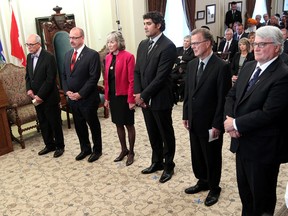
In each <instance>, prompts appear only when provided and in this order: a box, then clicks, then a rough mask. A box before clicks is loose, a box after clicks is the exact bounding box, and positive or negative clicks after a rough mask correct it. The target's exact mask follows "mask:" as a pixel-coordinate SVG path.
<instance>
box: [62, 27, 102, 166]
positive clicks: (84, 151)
mask: <svg viewBox="0 0 288 216" xmlns="http://www.w3.org/2000/svg"><path fill="white" fill-rule="evenodd" d="M69 38H70V44H71V46H72V48H73V49H71V50H70V51H68V52H67V53H66V54H65V63H64V71H63V90H64V92H65V94H66V95H67V97H68V98H69V100H68V102H69V106H70V108H71V110H72V114H73V119H74V124H75V129H76V133H77V136H78V139H79V142H80V153H79V154H78V155H77V156H76V158H75V159H76V160H77V161H79V160H83V159H84V158H85V157H86V156H88V155H90V156H89V158H88V162H90V163H91V162H93V161H96V160H98V159H99V157H100V156H101V155H102V137H101V125H100V122H99V119H98V114H97V110H98V106H99V103H100V97H99V92H98V86H97V84H98V81H99V78H100V75H101V63H100V57H99V54H98V52H96V51H95V50H92V49H90V48H88V47H87V46H86V45H85V44H84V31H83V29H81V28H78V27H74V28H72V29H71V30H70V33H69ZM87 124H88V125H89V128H90V131H91V134H92V140H93V144H94V145H93V148H92V150H91V144H90V140H89V132H88V126H87Z"/></svg>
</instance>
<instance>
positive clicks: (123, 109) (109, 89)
mask: <svg viewBox="0 0 288 216" xmlns="http://www.w3.org/2000/svg"><path fill="white" fill-rule="evenodd" d="M125 47H126V46H125V40H124V38H123V36H122V33H121V32H120V31H113V32H111V33H109V34H108V36H107V48H108V49H109V52H110V53H109V54H108V55H107V56H106V60H105V62H106V64H105V74H104V83H105V103H104V106H105V107H107V108H108V109H110V110H111V119H112V122H113V123H114V124H115V125H116V128H117V134H118V138H119V141H120V144H121V153H120V155H119V156H118V157H117V158H116V159H115V160H114V162H118V161H122V160H123V158H124V157H125V156H126V155H128V157H127V161H126V166H130V165H131V164H132V163H133V162H134V143H135V127H134V111H135V110H134V108H135V99H134V95H133V94H134V89H133V88H134V67H135V58H134V56H133V55H132V54H131V53H129V52H127V51H125ZM125 127H126V129H127V132H128V141H129V150H128V149H127V145H126V135H125Z"/></svg>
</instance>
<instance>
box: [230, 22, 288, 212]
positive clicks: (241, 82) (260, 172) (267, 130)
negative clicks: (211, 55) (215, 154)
mask: <svg viewBox="0 0 288 216" xmlns="http://www.w3.org/2000/svg"><path fill="white" fill-rule="evenodd" d="M252 45H253V46H254V54H255V60H256V61H251V62H247V63H246V64H245V66H244V67H243V68H242V69H241V73H240V75H239V77H238V79H237V81H236V83H235V85H234V86H233V87H232V89H231V90H230V91H229V93H228V95H227V97H226V103H225V112H224V113H225V116H226V120H225V122H224V127H225V131H226V132H227V133H229V134H230V136H231V146H230V150H231V151H232V152H233V153H236V173H237V183H238V190H239V194H240V198H241V202H242V215H253V216H258V215H259V216H260V215H273V214H274V210H275V204H276V185H277V177H278V172H279V167H280V164H281V163H284V162H285V163H286V162H288V146H287V132H288V127H287V121H288V112H287V109H288V98H287V92H288V72H287V71H288V67H287V66H286V65H285V64H284V63H283V61H282V60H281V58H280V57H279V56H280V54H281V52H282V46H283V37H282V33H281V31H280V30H279V28H277V27H274V26H263V27H261V28H259V29H257V31H256V37H255V42H254V43H253V44H252Z"/></svg>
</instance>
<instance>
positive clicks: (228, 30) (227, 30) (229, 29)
mask: <svg viewBox="0 0 288 216" xmlns="http://www.w3.org/2000/svg"><path fill="white" fill-rule="evenodd" d="M227 32H230V33H232V34H233V30H232V29H231V28H227V29H226V30H225V34H226V33H227Z"/></svg>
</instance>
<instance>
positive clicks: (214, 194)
mask: <svg viewBox="0 0 288 216" xmlns="http://www.w3.org/2000/svg"><path fill="white" fill-rule="evenodd" d="M220 192H221V188H220V189H219V190H217V191H213V190H211V191H210V192H209V193H208V196H207V197H206V199H205V202H204V204H205V205H206V206H212V205H214V204H215V203H217V202H218V199H219V196H220Z"/></svg>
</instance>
